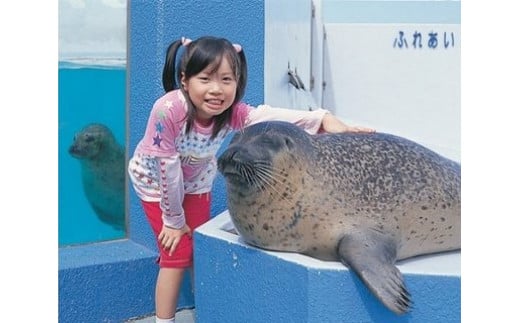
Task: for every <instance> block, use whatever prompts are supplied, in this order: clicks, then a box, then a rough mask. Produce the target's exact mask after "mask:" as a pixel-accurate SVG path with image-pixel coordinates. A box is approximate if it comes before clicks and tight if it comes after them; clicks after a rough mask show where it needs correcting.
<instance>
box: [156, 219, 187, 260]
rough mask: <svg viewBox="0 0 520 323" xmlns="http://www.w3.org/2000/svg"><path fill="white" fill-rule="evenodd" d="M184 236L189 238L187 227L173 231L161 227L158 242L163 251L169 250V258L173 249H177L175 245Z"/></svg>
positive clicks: (164, 226)
mask: <svg viewBox="0 0 520 323" xmlns="http://www.w3.org/2000/svg"><path fill="white" fill-rule="evenodd" d="M184 234H188V235H189V236H191V229H190V227H188V225H184V227H182V228H181V229H174V228H170V227H167V226H166V225H163V227H162V230H161V232H160V233H159V241H160V242H161V245H162V246H163V248H164V249H166V250H168V249H169V250H170V256H171V255H172V253H173V251H174V250H175V248H177V245H178V244H179V242H180V241H181V237H182V236H183V235H184Z"/></svg>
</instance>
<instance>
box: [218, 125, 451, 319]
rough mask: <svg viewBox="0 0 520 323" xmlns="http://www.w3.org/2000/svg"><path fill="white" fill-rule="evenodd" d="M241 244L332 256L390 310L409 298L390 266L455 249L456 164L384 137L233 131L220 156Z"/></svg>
mask: <svg viewBox="0 0 520 323" xmlns="http://www.w3.org/2000/svg"><path fill="white" fill-rule="evenodd" d="M218 169H219V171H220V173H221V174H222V175H223V176H224V178H225V180H226V188H227V199H228V208H229V214H230V216H231V219H232V221H233V224H234V225H235V229H236V230H237V231H238V233H239V234H240V235H241V236H242V238H243V239H244V241H245V242H246V243H248V244H251V245H254V246H257V247H259V248H263V249H268V250H275V251H288V252H296V253H302V254H305V255H308V256H311V257H315V258H318V259H322V260H329V261H330V260H339V261H341V262H342V263H343V264H344V265H346V266H347V267H350V268H351V269H352V270H353V271H354V272H355V273H356V274H357V275H358V276H359V277H360V278H361V280H362V281H363V282H364V283H365V285H366V286H367V287H368V288H369V289H370V290H371V292H372V293H373V294H374V295H375V296H376V297H377V298H378V299H379V300H380V301H381V302H382V303H383V304H384V305H385V306H386V307H387V308H389V309H390V310H392V311H393V312H395V313H397V314H403V313H406V312H408V311H409V310H410V308H411V305H412V300H411V296H410V294H409V292H408V291H407V289H406V286H405V284H404V281H403V278H402V275H401V273H400V271H399V269H398V268H397V267H396V266H395V262H396V261H398V260H401V259H405V258H410V257H414V256H418V255H423V254H430V253H437V252H442V251H449V250H457V249H460V246H461V219H460V208H461V193H460V164H459V163H456V162H454V161H451V160H449V159H447V158H445V157H443V156H441V155H439V154H437V153H435V152H433V151H431V150H430V149H427V148H425V147H423V146H421V145H419V144H417V143H415V142H413V141H410V140H407V139H405V138H401V137H398V136H395V135H391V134H384V133H374V134H367V133H364V134H360V133H342V134H319V135H309V134H307V133H306V132H305V131H303V130H302V129H300V128H299V127H297V126H295V125H292V124H290V123H286V122H263V123H258V124H256V125H252V126H250V127H248V128H246V129H244V131H243V132H240V133H238V134H236V135H235V136H234V137H233V139H232V140H231V142H230V144H229V146H228V148H227V149H226V150H225V151H224V152H223V153H222V154H221V156H220V157H219V159H218Z"/></svg>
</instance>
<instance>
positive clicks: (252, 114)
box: [239, 105, 375, 134]
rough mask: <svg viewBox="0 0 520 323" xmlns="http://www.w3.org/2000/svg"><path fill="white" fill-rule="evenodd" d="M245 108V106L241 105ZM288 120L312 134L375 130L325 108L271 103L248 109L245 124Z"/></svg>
mask: <svg viewBox="0 0 520 323" xmlns="http://www.w3.org/2000/svg"><path fill="white" fill-rule="evenodd" d="M239 108H244V109H245V107H239ZM274 120H278V121H287V122H290V123H293V124H295V125H297V126H299V127H301V128H302V129H304V130H305V131H307V132H308V133H310V134H316V133H318V132H329V133H335V132H369V133H370V132H374V131H375V130H373V129H370V128H366V127H357V126H348V125H346V124H345V123H343V122H342V121H341V120H339V119H338V118H337V117H335V116H334V115H332V114H331V113H330V112H329V111H327V110H325V109H318V110H314V111H302V110H293V109H285V108H274V107H271V106H269V105H260V106H258V108H256V109H255V108H251V107H249V109H248V110H247V116H246V117H245V124H244V125H245V126H246V127H247V126H250V125H253V124H255V123H259V122H262V121H274Z"/></svg>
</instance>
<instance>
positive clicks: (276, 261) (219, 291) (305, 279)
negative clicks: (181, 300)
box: [194, 211, 461, 323]
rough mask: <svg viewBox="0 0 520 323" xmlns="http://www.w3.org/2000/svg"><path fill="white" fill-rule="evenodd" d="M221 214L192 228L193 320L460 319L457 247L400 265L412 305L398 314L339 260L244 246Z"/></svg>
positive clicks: (446, 320) (458, 255)
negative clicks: (193, 270) (452, 250)
mask: <svg viewBox="0 0 520 323" xmlns="http://www.w3.org/2000/svg"><path fill="white" fill-rule="evenodd" d="M232 227H233V225H232V223H231V221H230V218H229V214H228V213H227V211H226V212H224V213H221V214H220V215H218V216H216V217H215V218H213V219H212V220H210V221H209V222H208V223H206V224H205V225H203V226H201V227H200V228H198V229H197V230H196V231H195V235H194V237H195V264H194V265H195V267H194V268H195V304H196V308H197V311H196V319H197V321H198V322H226V323H232V322H237V323H242V322H245V321H247V322H251V323H253V322H284V323H286V322H298V323H301V322H334V323H337V322H385V323H386V322H421V323H423V322H429V323H430V322H443V323H445V322H460V320H461V314H460V312H461V300H460V297H461V285H460V282H461V281H460V278H461V275H460V252H451V253H446V254H442V255H441V254H439V255H431V256H425V257H418V258H414V259H412V260H407V261H402V262H400V263H399V265H398V267H399V269H400V270H401V272H402V273H403V276H404V280H405V283H406V285H407V287H408V289H409V291H410V293H411V294H412V299H413V301H414V308H413V310H412V311H411V312H410V313H408V314H406V315H403V316H397V315H395V314H394V313H392V312H391V311H389V310H388V309H386V308H385V307H384V306H383V305H382V304H381V303H379V301H378V300H377V299H376V298H375V297H374V296H373V295H372V294H371V293H370V292H369V291H368V289H367V288H366V287H365V286H364V285H363V283H362V282H361V281H360V280H359V279H358V278H357V276H355V274H354V273H352V272H350V271H349V270H348V269H347V268H345V267H344V266H343V265H341V264H340V263H338V262H325V261H320V260H317V259H314V258H310V257H307V256H304V255H299V254H293V253H282V252H269V251H265V250H260V249H257V248H254V247H251V246H248V245H246V244H245V243H243V241H242V240H241V239H240V237H239V236H237V235H236V234H233V233H230V232H228V231H227V230H229V229H230V228H232Z"/></svg>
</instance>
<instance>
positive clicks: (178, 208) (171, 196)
mask: <svg viewBox="0 0 520 323" xmlns="http://www.w3.org/2000/svg"><path fill="white" fill-rule="evenodd" d="M157 163H158V168H159V169H158V171H159V184H160V190H161V202H160V205H161V210H162V219H163V227H162V229H161V232H160V233H159V237H158V239H159V241H160V242H161V244H162V246H163V247H164V248H165V249H169V250H170V254H171V253H172V252H173V251H174V250H175V248H176V247H177V245H178V244H179V242H180V239H181V237H182V235H183V234H185V233H187V234H191V229H190V228H189V227H188V226H187V225H186V218H185V215H184V209H183V207H182V202H183V200H184V181H183V176H182V168H181V161H180V158H179V156H178V155H177V154H176V155H174V156H172V157H158V158H157Z"/></svg>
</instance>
